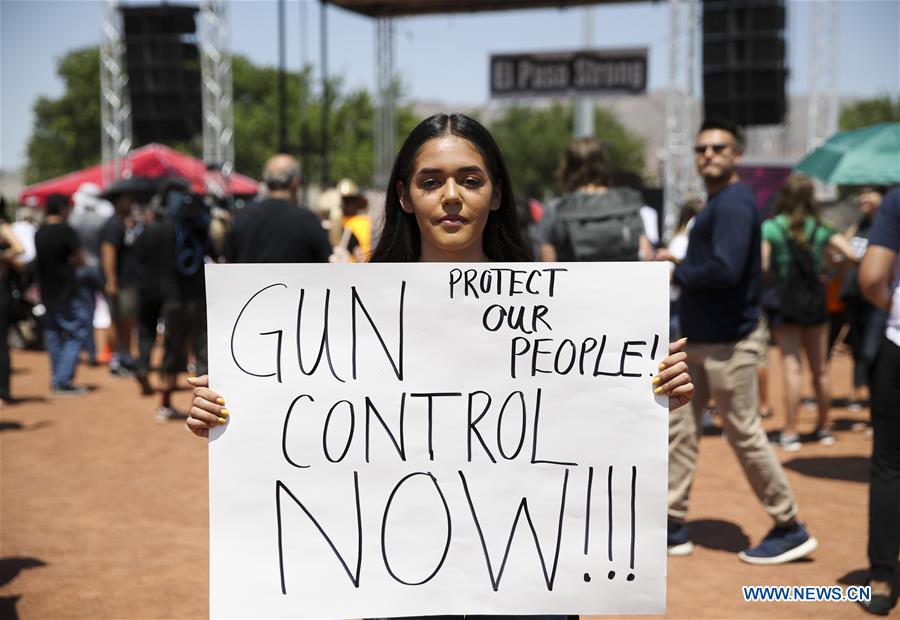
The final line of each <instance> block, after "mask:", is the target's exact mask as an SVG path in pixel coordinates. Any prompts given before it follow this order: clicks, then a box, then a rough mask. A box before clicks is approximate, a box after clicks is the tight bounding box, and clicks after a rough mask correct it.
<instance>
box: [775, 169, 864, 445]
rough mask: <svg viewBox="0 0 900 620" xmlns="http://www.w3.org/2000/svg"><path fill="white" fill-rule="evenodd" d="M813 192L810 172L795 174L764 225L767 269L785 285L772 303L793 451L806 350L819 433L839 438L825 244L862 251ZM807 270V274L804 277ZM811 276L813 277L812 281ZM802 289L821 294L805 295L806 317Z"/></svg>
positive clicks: (822, 438) (784, 436)
mask: <svg viewBox="0 0 900 620" xmlns="http://www.w3.org/2000/svg"><path fill="white" fill-rule="evenodd" d="M813 195H814V190H813V184H812V182H811V181H810V180H809V179H808V178H807V177H802V176H796V175H793V176H791V177H789V178H788V179H787V180H786V181H785V182H784V184H782V186H781V188H780V189H779V191H778V197H777V198H776V201H775V217H774V218H772V219H771V220H766V221H765V222H763V225H762V238H763V247H762V261H763V271H764V272H765V274H766V278H767V280H768V281H769V282H770V283H771V282H774V283H776V284H778V285H780V286H779V287H778V288H776V290H778V291H779V301H780V303H781V308H780V309H779V308H778V307H777V306H778V304H776V307H775V308H768V311H769V321H770V325H771V329H772V335H773V336H774V337H775V343H776V344H777V345H778V348H779V349H780V350H781V356H782V368H783V372H782V376H783V377H784V393H785V405H786V408H787V421H786V423H785V427H784V430H783V431H782V432H781V439H780V444H781V447H782V448H784V449H785V450H787V451H790V452H795V451H797V450H799V449H800V441H799V435H798V434H797V408H798V406H799V404H800V386H801V382H802V369H803V366H802V364H801V361H800V351H801V349H802V350H803V351H805V352H806V359H807V361H808V362H809V367H810V371H811V373H812V377H813V382H812V383H813V389H814V391H815V394H816V403H817V406H818V413H819V417H818V420H817V423H816V430H815V438H816V440H817V441H818V442H819V443H821V444H822V445H831V444H833V443H834V438H833V437H832V436H831V431H829V430H828V408H829V405H830V402H829V401H830V395H829V393H828V388H827V386H826V375H827V372H828V365H827V345H828V343H827V339H828V323H827V314H826V311H825V286H824V283H823V282H822V280H821V272H822V251H823V249H824V248H825V246H832V247H834V248H835V249H837V250H839V251H840V252H842V253H843V254H845V255H846V256H847V258H849V259H850V260H854V261H855V260H856V253H855V252H854V251H853V248H852V247H851V246H850V244H849V243H848V242H847V240H846V239H845V238H844V237H843V236H842V235H841V234H840V233H838V232H836V231H834V230H833V229H832V228H831V227H829V226H828V225H827V224H824V223H823V222H821V221H820V220H819V215H818V206H817V205H816V202H815V199H814V197H813ZM805 274H806V275H807V277H806V278H804V277H803V276H804V275H805ZM810 279H812V280H813V282H809V280H810ZM804 280H806V281H804ZM804 285H805V286H804ZM800 290H805V293H806V295H807V298H808V297H810V296H814V297H815V298H814V299H806V300H805V301H806V302H807V304H806V308H805V312H803V313H802V315H803V316H802V317H801V316H798V313H797V312H796V310H795V308H794V307H793V305H794V304H795V303H796V300H797V297H798V291H800ZM819 295H821V298H820V299H819V298H818V296H819ZM789 297H790V299H788V298H789ZM789 304H791V305H792V307H791V308H790V309H789V307H788V306H789ZM810 306H811V307H812V308H811V307H810Z"/></svg>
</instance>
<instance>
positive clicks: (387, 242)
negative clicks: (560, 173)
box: [369, 114, 533, 263]
mask: <svg viewBox="0 0 900 620" xmlns="http://www.w3.org/2000/svg"><path fill="white" fill-rule="evenodd" d="M446 135H454V136H459V137H460V138H464V139H465V140H468V141H469V142H470V143H471V144H472V146H474V147H475V148H476V149H478V152H479V153H481V156H482V157H483V158H484V163H485V165H486V166H487V169H488V170H487V171H488V174H489V175H490V177H491V183H492V184H493V185H494V187H495V189H496V190H499V191H500V208H499V209H496V210H494V211H491V212H490V214H489V215H488V220H487V225H486V226H485V228H484V238H483V241H482V246H483V249H484V254H485V256H487V257H488V258H489V259H491V260H494V261H505V262H520V261H529V260H533V256H532V253H531V249H530V247H529V245H528V243H527V242H526V241H525V238H524V237H523V236H522V233H521V230H520V228H519V222H518V217H517V215H516V205H515V201H514V199H513V192H512V185H511V184H510V182H509V173H508V172H507V170H506V164H505V163H504V162H503V155H502V154H501V153H500V147H498V146H497V143H496V142H494V138H493V137H491V134H490V133H488V130H487V129H485V128H484V127H483V126H482V125H481V124H480V123H479V122H478V121H476V120H475V119H473V118H470V117H468V116H466V115H465V114H435V115H434V116H429V117H428V118H426V119H425V120H424V121H422V122H421V123H419V124H418V125H416V128H415V129H413V130H412V131H411V132H410V134H409V135H408V136H407V137H406V140H404V142H403V146H401V147H400V152H399V153H397V159H396V160H395V161H394V168H393V170H392V171H391V178H390V180H389V181H388V186H387V196H386V197H385V202H384V226H383V228H382V230H381V236H380V237H379V240H378V245H377V246H375V249H374V250H372V256H371V258H370V259H369V262H371V263H411V262H416V261H418V260H419V257H420V255H421V253H422V237H421V233H420V232H419V226H418V224H417V223H416V218H415V216H414V215H412V214H410V213H407V212H405V211H404V210H403V209H402V208H401V206H400V193H399V192H398V191H397V182H398V181H399V182H402V183H403V186H404V187H406V188H407V190H408V189H409V186H410V181H411V179H412V174H413V166H414V165H415V162H416V157H417V156H418V154H419V150H420V149H421V148H422V146H423V145H424V144H425V143H426V142H428V141H429V140H431V139H433V138H438V137H440V136H446Z"/></svg>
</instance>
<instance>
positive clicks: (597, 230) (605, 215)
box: [550, 187, 644, 261]
mask: <svg viewBox="0 0 900 620" xmlns="http://www.w3.org/2000/svg"><path fill="white" fill-rule="evenodd" d="M555 206H556V219H555V220H554V222H553V227H552V228H551V230H550V240H551V243H552V244H553V246H554V247H555V248H556V256H557V260H561V261H635V260H638V258H639V256H638V250H639V248H640V237H641V235H642V234H643V233H644V223H643V221H642V220H641V207H642V206H644V201H643V199H642V198H641V195H640V194H639V193H638V192H637V191H635V190H633V189H631V188H629V187H614V188H610V189H609V190H607V191H606V192H604V193H602V194H588V193H584V192H576V193H574V194H569V195H567V196H563V197H562V198H560V199H559V200H558V201H557V202H556V205H555Z"/></svg>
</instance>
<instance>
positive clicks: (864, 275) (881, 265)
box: [859, 245, 897, 311]
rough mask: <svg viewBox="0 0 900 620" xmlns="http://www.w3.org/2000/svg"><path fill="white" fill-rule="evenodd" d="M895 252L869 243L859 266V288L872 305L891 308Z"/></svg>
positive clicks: (888, 309) (885, 308)
mask: <svg viewBox="0 0 900 620" xmlns="http://www.w3.org/2000/svg"><path fill="white" fill-rule="evenodd" d="M895 260H897V253H896V252H894V251H892V250H891V249H889V248H886V247H884V246H880V245H870V246H869V247H868V248H867V249H866V254H865V256H863V260H862V264H861V265H860V267H859V290H860V291H861V292H862V294H863V296H864V297H865V298H866V299H868V300H869V301H870V302H871V303H872V305H873V306H875V307H877V308H881V309H882V310H887V311H890V309H891V286H890V283H891V268H892V267H893V265H894V261H895Z"/></svg>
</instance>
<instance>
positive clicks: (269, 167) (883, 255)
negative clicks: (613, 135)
mask: <svg viewBox="0 0 900 620" xmlns="http://www.w3.org/2000/svg"><path fill="white" fill-rule="evenodd" d="M694 150H695V154H696V155H695V158H696V165H697V170H698V172H699V174H700V176H701V177H702V178H703V181H704V183H705V189H706V198H705V200H701V199H699V198H698V199H692V200H689V201H687V202H686V203H685V204H684V205H683V207H682V209H681V213H680V214H679V218H678V223H677V226H676V228H675V230H674V234H673V236H672V237H671V239H669V243H668V244H667V245H666V246H663V245H661V244H660V243H659V235H658V232H659V231H658V230H656V221H655V218H654V217H653V216H655V212H653V210H652V209H650V208H649V207H648V206H647V205H646V204H645V203H644V200H643V199H642V197H641V194H640V192H638V191H636V190H634V189H630V188H628V187H623V186H619V185H617V184H615V183H614V176H613V169H612V163H611V161H610V158H609V155H608V154H607V151H606V149H605V147H604V145H603V143H602V142H601V141H600V140H597V139H594V138H581V139H578V140H575V141H574V142H573V143H572V144H571V145H570V146H569V148H568V149H567V150H566V152H565V153H564V154H562V158H561V163H560V167H559V170H558V176H559V181H560V185H561V187H562V189H563V194H562V195H561V196H560V197H559V198H557V199H554V200H551V201H547V202H546V203H545V204H540V203H538V204H536V205H535V204H534V203H533V201H532V202H531V203H523V204H519V205H517V204H516V201H515V200H514V194H513V191H512V187H511V184H510V178H509V174H508V172H507V170H506V167H505V164H504V162H503V157H502V154H501V152H500V150H499V148H498V147H497V145H496V143H495V142H494V140H493V138H492V137H491V136H490V134H489V133H488V132H487V130H486V129H485V128H484V127H482V126H481V125H480V124H478V123H477V122H476V121H474V120H473V119H470V118H468V117H466V116H464V115H458V114H454V115H446V114H438V115H435V116H432V117H430V118H428V119H426V120H425V121H423V122H422V123H420V124H419V125H418V126H417V127H416V128H415V129H414V130H413V132H412V133H411V134H410V135H409V136H408V137H407V139H406V141H405V142H404V143H403V145H402V147H401V148H400V151H399V153H398V155H397V160H396V163H395V165H394V167H393V172H392V175H391V179H390V181H389V183H388V186H387V193H386V196H385V206H384V216H383V221H382V222H381V226H379V227H376V228H375V229H373V226H372V221H371V218H370V217H369V215H368V213H367V200H366V198H365V195H364V194H363V193H362V192H360V191H359V188H358V187H357V185H356V184H355V183H353V181H351V180H349V179H344V180H342V181H341V182H339V183H338V185H337V186H336V187H335V188H332V189H329V190H326V191H324V192H322V193H321V194H320V195H319V197H318V199H317V200H316V201H314V208H313V209H309V208H307V207H305V206H302V205H301V201H300V193H301V178H302V177H301V174H300V166H299V164H298V162H297V161H296V159H294V158H293V157H291V156H289V155H285V154H279V155H275V156H273V157H272V158H271V159H270V160H269V161H268V162H267V164H266V166H265V169H264V171H263V182H264V184H265V187H266V192H265V196H264V197H263V198H261V199H259V200H257V201H256V202H254V203H252V204H250V205H249V206H246V207H244V208H242V209H237V210H234V211H233V212H229V211H228V210H223V209H219V210H218V213H219V215H221V217H220V216H219V215H217V212H216V210H215V209H211V208H210V205H209V204H208V202H207V200H206V199H205V198H204V197H202V196H197V195H195V194H192V193H191V191H190V189H189V187H188V186H187V185H185V184H183V183H182V182H180V181H179V180H177V179H171V180H167V181H166V182H165V183H164V184H163V185H162V186H161V187H157V188H155V189H154V192H153V197H152V199H150V200H149V201H148V200H145V199H146V198H147V195H146V191H145V190H144V188H141V187H138V185H139V184H138V183H136V180H134V179H130V180H126V181H121V182H119V183H117V184H114V185H113V186H111V187H110V188H109V189H107V191H106V192H105V193H103V194H100V192H99V188H90V187H88V188H82V190H81V192H80V193H81V194H82V195H81V197H76V201H75V203H76V209H75V211H74V212H72V203H71V200H70V198H69V197H67V196H51V197H49V198H48V199H47V202H46V207H45V210H44V221H43V222H42V224H41V225H40V227H38V228H37V230H36V232H35V233H34V239H33V246H34V256H33V258H32V259H31V265H32V268H31V270H30V271H31V273H33V274H34V275H35V277H36V280H37V283H38V284H39V287H40V293H41V303H42V304H43V306H44V308H45V315H44V320H43V329H44V333H45V339H46V347H47V351H48V354H49V356H50V360H51V378H50V387H51V390H52V392H53V394H54V395H55V396H60V397H62V396H74V395H79V394H82V393H84V391H85V390H84V388H82V387H80V386H79V385H77V384H76V383H75V381H74V377H75V371H76V367H77V362H78V359H79V356H80V355H81V354H82V352H84V355H85V357H86V360H87V362H88V363H96V361H97V359H98V357H97V349H96V347H95V344H94V343H95V336H94V334H93V325H94V324H95V323H96V318H97V313H98V311H99V310H100V309H102V308H103V306H106V307H108V313H109V316H110V320H111V324H112V329H111V330H110V334H109V335H110V340H109V342H110V346H111V349H112V356H111V359H110V361H109V368H110V372H112V373H113V374H115V375H116V376H121V377H134V378H135V379H136V380H137V383H138V385H139V387H140V390H141V391H142V392H143V393H144V394H147V395H150V394H155V393H158V394H159V397H160V402H159V405H158V408H157V409H156V417H157V420H159V421H160V422H165V421H167V420H172V419H185V418H186V424H187V427H188V428H189V429H190V430H191V431H193V432H194V433H195V434H197V435H200V436H207V435H208V431H209V428H211V427H213V426H216V425H219V424H226V423H227V420H228V417H229V415H230V414H231V412H230V411H228V409H227V408H226V407H225V401H224V395H223V394H221V393H219V392H218V391H217V390H215V389H213V388H212V387H211V386H210V384H209V378H208V377H207V376H206V366H207V364H206V327H205V324H206V320H205V301H204V299H205V290H204V278H203V269H202V266H203V264H204V263H206V262H210V261H222V262H236V263H263V262H273V263H307V262H328V261H331V262H365V261H370V262H430V261H440V262H463V261H528V260H543V261H556V260H560V261H636V260H658V261H667V262H668V263H669V264H670V265H671V297H670V298H671V325H670V329H671V340H672V341H673V343H674V344H673V345H672V347H671V349H670V354H669V356H668V357H667V358H666V360H665V361H664V367H663V369H661V371H660V373H659V375H658V376H657V377H655V378H654V380H653V384H652V385H651V386H650V387H651V388H652V389H654V390H655V391H656V392H657V393H665V394H668V395H669V396H670V409H671V414H670V432H669V437H670V441H669V497H668V518H669V522H668V550H669V553H670V554H671V555H689V554H690V553H691V552H692V550H693V543H692V540H691V536H690V528H689V525H688V523H687V515H688V510H689V499H690V493H691V488H692V484H693V480H694V475H695V472H696V467H697V462H698V458H699V445H700V441H699V439H700V434H701V432H702V429H703V426H704V423H705V422H704V416H705V415H706V416H708V415H709V414H710V413H711V412H712V413H713V414H714V415H715V416H717V417H718V419H719V420H720V423H721V425H722V427H723V431H724V435H725V437H726V438H727V440H728V441H729V443H730V445H731V446H732V448H733V449H734V451H735V454H736V456H737V458H738V461H739V463H740V465H741V467H742V469H743V471H744V473H745V475H746V477H747V480H748V482H749V483H750V486H751V488H752V489H753V492H754V494H755V495H756V496H757V499H758V500H759V502H760V503H761V504H762V506H763V508H764V509H765V510H766V511H767V512H768V514H769V515H770V516H771V518H772V521H773V528H772V530H771V531H770V532H769V534H768V535H767V536H766V537H765V538H764V539H763V540H762V541H760V542H759V543H758V544H757V545H755V546H753V547H751V548H750V549H747V550H745V551H742V552H741V553H740V554H739V557H740V559H741V560H743V561H745V562H748V563H752V564H762V565H771V564H781V563H784V562H789V561H794V560H797V559H800V558H804V557H806V556H809V555H810V554H812V553H813V552H814V551H815V549H816V548H817V546H818V541H817V540H816V539H815V538H814V537H813V536H812V535H811V534H810V532H808V531H807V529H806V527H805V525H804V524H803V522H802V521H801V520H800V519H799V507H798V505H797V501H796V499H795V494H794V492H793V489H792V488H791V485H790V483H789V481H788V479H787V477H786V475H785V473H784V469H783V467H782V465H781V463H780V461H779V459H778V458H777V455H776V452H775V450H776V449H781V450H785V451H797V450H800V449H802V445H803V441H804V440H806V441H814V442H817V443H819V444H821V445H824V446H828V445H831V444H833V443H834V441H835V439H834V437H833V435H832V433H831V430H830V427H829V419H828V416H829V411H830V408H831V398H830V394H829V391H828V386H827V381H826V376H827V371H828V359H829V354H830V352H831V350H832V348H833V345H834V343H835V342H836V341H838V340H840V339H843V341H844V342H846V343H847V344H848V345H849V346H850V348H851V350H852V352H853V359H854V375H853V384H854V387H855V391H854V394H853V398H852V402H851V405H855V406H857V407H861V406H862V404H863V403H864V401H865V398H866V397H868V399H869V401H870V407H871V421H872V429H871V430H872V432H873V436H874V439H873V461H872V485H871V503H870V543H869V556H870V562H871V581H870V583H871V585H872V592H873V597H872V599H871V600H870V601H868V602H865V603H864V607H866V609H867V611H871V612H872V613H879V614H881V613H884V614H886V613H888V612H889V610H890V609H891V607H892V606H893V604H894V603H895V601H896V593H893V594H892V592H891V582H892V579H893V578H894V576H895V575H896V570H897V568H896V563H897V556H898V551H900V548H898V547H900V531H898V530H900V528H898V527H897V524H898V523H900V455H898V449H900V448H898V446H900V418H898V415H897V406H896V403H898V402H900V393H898V391H900V289H898V286H897V278H898V274H900V264H898V259H897V255H898V236H900V223H898V222H900V189H893V190H890V191H888V188H884V187H866V188H862V189H861V191H859V192H858V199H857V203H858V205H859V211H860V214H859V221H858V222H857V223H855V224H854V225H853V226H852V227H851V228H850V229H849V230H847V231H837V230H835V229H834V228H832V227H831V226H830V225H829V224H828V223H826V222H825V221H824V220H823V219H822V217H821V215H820V213H819V209H818V205H817V203H816V200H815V196H814V187H813V184H812V183H811V181H810V180H809V179H807V178H805V177H801V176H791V177H790V178H788V179H787V180H786V181H785V183H784V184H783V185H782V187H781V188H780V191H779V193H778V196H777V198H776V200H775V202H774V205H773V213H772V214H771V217H764V214H763V213H762V212H761V210H760V209H759V208H758V207H757V203H756V200H755V198H754V196H753V193H752V191H751V190H750V188H749V187H748V186H747V185H745V184H743V183H741V182H740V181H739V178H738V174H737V165H738V163H739V162H740V159H741V155H742V152H743V137H742V133H741V131H740V129H739V128H737V127H736V126H734V125H733V124H730V123H728V122H722V121H713V120H708V121H706V122H704V124H703V125H702V126H701V128H700V131H699V132H698V135H697V138H696V144H695V147H694ZM86 197H87V198H86ZM520 202H522V201H520ZM79 204H80V205H82V208H81V209H80V210H79V209H78V205H79ZM376 230H377V233H376ZM373 237H377V239H373ZM28 243H30V241H29V240H18V239H17V238H16V235H15V234H14V232H13V230H12V227H10V226H8V225H6V224H3V225H0V248H2V259H0V277H2V278H3V279H4V286H0V310H5V308H7V307H8V306H9V304H10V303H11V301H10V300H11V297H10V294H9V287H8V286H5V284H6V282H7V281H11V280H13V279H16V278H17V277H18V276H16V275H15V273H16V272H23V271H28V270H27V268H26V266H25V263H26V262H27V261H25V260H24V259H23V257H24V256H25V248H24V246H25V245H28ZM0 315H3V316H4V317H7V316H8V315H9V313H8V312H5V311H4V312H0ZM4 321H5V320H4ZM829 326H830V327H829ZM7 329H8V321H5V322H4V323H2V324H0V330H2V331H0V335H3V336H4V337H3V338H2V340H3V341H4V343H3V347H4V348H3V350H2V352H0V353H2V355H0V397H2V398H4V399H5V400H9V399H10V398H11V395H10V391H9V379H8V377H9V355H8V350H7V348H6V338H5V335H6V332H7ZM135 331H136V333H137V350H138V355H137V358H135V357H133V346H132V336H133V333H134V332H135ZM160 331H161V332H162V333H163V336H162V345H163V346H162V351H163V353H162V360H161V363H160V364H159V369H160V378H159V380H158V381H157V383H156V385H154V382H153V380H152V379H151V370H152V369H153V368H154V364H153V361H154V360H153V355H152V354H153V351H154V345H155V343H156V342H157V341H158V337H159V336H158V335H159V333H160ZM772 343H774V344H775V345H776V347H775V349H776V350H777V351H778V352H779V355H780V356H781V359H782V365H781V367H782V369H783V372H782V378H783V381H784V386H783V387H784V389H783V392H784V403H783V411H784V416H785V421H784V426H783V430H782V432H781V433H780V435H779V438H778V440H777V443H775V444H774V445H773V443H771V442H770V441H769V438H768V436H767V434H766V431H765V429H764V428H763V425H762V419H763V418H764V417H767V416H768V415H771V406H770V405H769V401H768V397H767V389H766V388H767V385H768V378H767V371H766V365H767V362H766V360H767V354H768V351H769V348H770V345H771V344H772ZM189 352H190V353H191V354H192V355H191V357H192V359H193V362H192V364H191V365H190V366H189V365H188V359H189V356H188V353H189ZM801 352H802V353H801ZM801 355H805V357H806V359H807V361H808V365H809V368H810V371H811V374H812V388H813V392H814V394H815V401H814V402H815V406H816V408H817V413H818V415H817V419H816V424H815V427H814V428H813V429H812V430H811V432H809V433H807V434H805V435H801V434H800V432H799V430H800V429H799V428H798V423H797V420H798V411H799V409H800V407H801V406H802V404H801V392H802V387H803V384H802V377H803V374H802V369H803V365H802V362H801ZM188 369H190V371H191V374H192V375H195V376H194V377H192V378H190V379H189V383H190V384H191V385H192V386H193V388H194V396H195V399H194V403H193V406H192V408H191V409H190V411H189V412H184V413H182V412H178V411H176V410H175V409H174V408H173V406H172V403H171V393H172V390H173V389H174V388H175V386H176V380H177V375H178V373H180V372H184V371H185V370H188ZM4 373H5V374H4ZM892 404H893V405H892Z"/></svg>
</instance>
